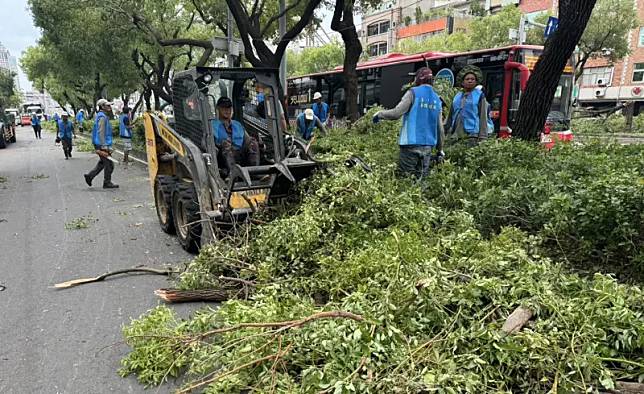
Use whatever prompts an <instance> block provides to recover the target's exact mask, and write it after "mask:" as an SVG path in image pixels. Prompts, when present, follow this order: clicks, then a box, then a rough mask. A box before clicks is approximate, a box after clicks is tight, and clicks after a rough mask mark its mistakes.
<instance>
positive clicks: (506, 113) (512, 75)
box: [287, 45, 573, 139]
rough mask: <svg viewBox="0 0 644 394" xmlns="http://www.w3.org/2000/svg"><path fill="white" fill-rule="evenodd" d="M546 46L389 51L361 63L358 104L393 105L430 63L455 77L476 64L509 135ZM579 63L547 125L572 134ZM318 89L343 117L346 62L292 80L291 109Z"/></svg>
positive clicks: (500, 130) (563, 82)
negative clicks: (575, 76) (449, 50)
mask: <svg viewBox="0 0 644 394" xmlns="http://www.w3.org/2000/svg"><path fill="white" fill-rule="evenodd" d="M542 52H543V47H541V46H534V45H514V46H509V47H502V48H493V49H483V50H478V51H472V52H463V53H441V52H424V53H418V54H414V55H403V54H399V53H391V54H388V55H386V56H384V57H381V58H378V59H374V60H370V61H366V62H362V63H359V64H358V67H357V70H358V81H359V82H358V107H359V109H360V111H361V112H362V113H364V112H366V111H367V109H369V108H371V107H372V106H375V105H382V106H384V107H385V108H393V107H394V106H395V105H396V104H397V103H398V102H399V101H400V99H401V97H402V95H403V89H401V88H402V87H403V86H404V85H406V84H408V83H409V82H410V80H411V79H413V78H412V77H410V74H413V73H414V72H415V71H416V70H418V69H419V68H421V67H424V66H429V67H430V68H431V69H432V71H433V73H434V77H435V78H443V79H447V80H451V81H452V82H451V83H454V81H455V79H456V78H455V77H456V75H458V72H459V71H460V70H461V69H462V68H463V67H465V66H466V65H476V66H478V67H480V68H481V71H482V72H483V84H482V85H483V87H484V89H485V95H486V98H487V100H488V102H489V103H490V105H491V108H492V118H493V120H494V128H495V133H496V134H497V135H498V136H499V137H508V136H509V135H510V133H511V130H512V126H513V124H514V121H515V119H516V114H517V111H518V109H519V102H520V100H521V95H522V94H523V91H524V90H525V88H526V84H527V81H528V78H530V73H531V71H532V70H533V69H534V66H535V64H536V62H537V59H538V58H539V56H540V55H541V53H542ZM572 88H573V67H572V63H569V64H568V65H567V66H566V68H565V70H564V73H563V74H562V76H561V78H560V80H559V86H558V87H557V91H556V93H555V96H554V98H553V101H552V105H551V108H550V114H549V115H548V121H547V123H546V125H544V131H546V132H547V133H549V132H550V131H552V132H553V133H554V132H556V133H557V134H558V136H559V137H561V138H563V139H569V138H570V137H571V136H570V132H569V129H570V114H571V94H572ZM315 92H320V93H322V96H323V100H324V101H325V102H327V103H328V104H329V106H330V107H331V111H332V114H333V115H334V116H336V117H337V118H342V117H344V115H345V95H344V78H343V75H342V67H341V66H340V67H336V68H334V69H333V70H330V71H326V72H320V73H315V74H309V75H303V76H298V77H293V78H290V79H289V80H288V89H287V95H288V101H287V102H288V113H289V118H291V119H293V117H294V116H296V115H297V114H298V113H300V112H302V111H304V109H306V108H310V107H311V104H312V101H313V94H314V93H315Z"/></svg>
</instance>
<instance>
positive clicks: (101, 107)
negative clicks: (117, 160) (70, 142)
mask: <svg viewBox="0 0 644 394" xmlns="http://www.w3.org/2000/svg"><path fill="white" fill-rule="evenodd" d="M96 106H97V107H98V113H97V114H96V119H95V121H94V129H93V130H92V143H93V144H94V149H95V150H94V152H95V153H96V154H97V155H98V159H99V160H98V163H97V164H96V167H94V169H92V170H91V171H90V172H89V173H87V174H84V175H83V176H84V177H85V182H86V183H87V185H88V186H92V180H93V179H94V178H95V177H96V176H97V175H98V174H99V173H100V172H101V171H103V170H105V172H104V173H103V189H116V188H118V187H119V185H116V184H114V183H112V172H113V171H114V163H112V161H111V160H110V156H111V155H112V125H111V124H110V119H111V118H112V103H111V102H109V101H107V100H105V99H100V100H98V102H97V103H96Z"/></svg>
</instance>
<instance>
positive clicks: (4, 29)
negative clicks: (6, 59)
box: [0, 0, 40, 90]
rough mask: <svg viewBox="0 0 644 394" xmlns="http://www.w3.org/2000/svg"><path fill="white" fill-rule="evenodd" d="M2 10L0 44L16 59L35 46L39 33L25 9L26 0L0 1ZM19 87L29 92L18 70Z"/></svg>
mask: <svg viewBox="0 0 644 394" xmlns="http://www.w3.org/2000/svg"><path fill="white" fill-rule="evenodd" d="M0 10H2V23H0V42H2V45H4V46H5V48H7V49H8V50H9V52H11V55H12V56H15V57H16V58H17V59H18V67H20V56H21V55H22V52H23V51H24V50H25V49H27V47H30V46H32V45H36V43H37V41H38V38H40V31H39V30H38V29H37V28H36V27H35V26H34V24H33V20H32V18H31V12H30V11H29V10H28V9H27V0H0ZM20 87H21V88H22V89H23V90H31V84H30V83H29V81H27V77H26V76H25V74H24V73H23V72H22V70H20Z"/></svg>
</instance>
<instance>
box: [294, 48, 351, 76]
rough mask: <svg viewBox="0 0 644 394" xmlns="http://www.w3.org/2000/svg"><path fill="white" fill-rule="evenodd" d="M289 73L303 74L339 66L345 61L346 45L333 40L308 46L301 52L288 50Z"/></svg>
mask: <svg viewBox="0 0 644 394" xmlns="http://www.w3.org/2000/svg"><path fill="white" fill-rule="evenodd" d="M287 60H288V65H287V67H286V69H287V70H288V73H289V75H292V76H295V75H303V74H311V73H315V72H321V71H326V70H329V69H332V68H334V67H336V66H339V65H341V64H342V62H343V61H344V45H343V44H342V43H340V42H337V41H333V42H331V43H329V44H326V45H323V46H320V47H313V48H306V49H303V50H302V51H300V52H295V51H293V50H289V51H288V56H287Z"/></svg>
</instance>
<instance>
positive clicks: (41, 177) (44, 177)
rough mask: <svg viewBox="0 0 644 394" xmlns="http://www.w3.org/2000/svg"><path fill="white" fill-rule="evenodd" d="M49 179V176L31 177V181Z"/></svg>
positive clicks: (37, 175)
mask: <svg viewBox="0 0 644 394" xmlns="http://www.w3.org/2000/svg"><path fill="white" fill-rule="evenodd" d="M47 178H49V175H45V174H36V175H32V176H31V179H33V180H39V179H47Z"/></svg>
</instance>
